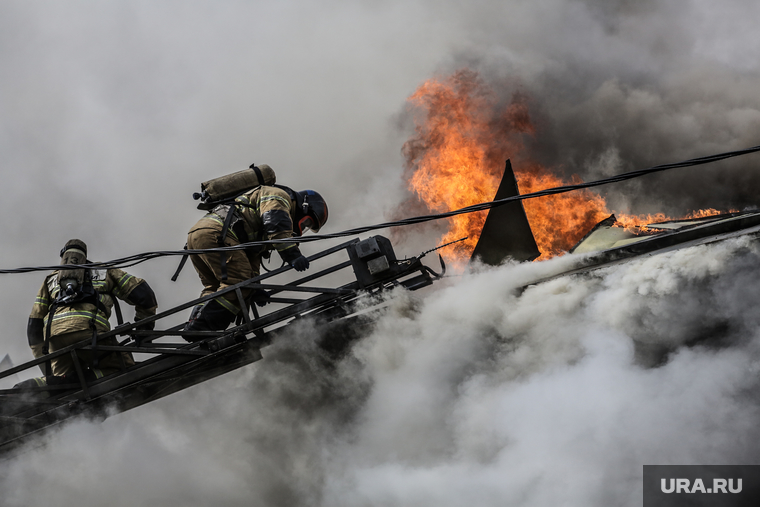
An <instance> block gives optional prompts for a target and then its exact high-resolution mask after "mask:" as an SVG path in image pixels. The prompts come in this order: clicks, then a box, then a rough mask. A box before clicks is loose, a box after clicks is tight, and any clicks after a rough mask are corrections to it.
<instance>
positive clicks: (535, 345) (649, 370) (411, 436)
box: [2, 239, 760, 506]
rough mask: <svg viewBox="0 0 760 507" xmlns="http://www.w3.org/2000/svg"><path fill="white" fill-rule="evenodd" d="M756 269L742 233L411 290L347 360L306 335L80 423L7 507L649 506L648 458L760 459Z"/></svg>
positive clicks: (19, 462)
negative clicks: (624, 260) (577, 265)
mask: <svg viewBox="0 0 760 507" xmlns="http://www.w3.org/2000/svg"><path fill="white" fill-rule="evenodd" d="M759 261H760V249H759V248H758V246H757V244H756V243H753V242H750V241H749V240H746V239H737V240H731V241H727V242H725V243H721V244H716V245H712V246H701V247H694V248H690V249H686V250H681V251H676V252H670V253H665V254H661V255H658V256H654V257H650V258H647V259H637V260H634V261H632V262H630V263H628V264H624V265H620V266H617V267H613V268H607V269H604V270H600V271H596V272H592V273H589V274H586V275H580V276H572V277H564V278H558V279H555V280H553V281H550V282H546V283H542V284H538V285H532V286H529V287H527V288H526V289H525V290H524V291H522V289H521V287H523V286H524V285H525V284H526V283H528V282H529V281H531V280H533V279H536V278H540V277H542V276H548V275H551V274H552V273H553V272H556V271H557V270H560V269H563V268H568V267H570V266H571V265H572V259H571V258H560V259H555V260H552V261H547V262H545V263H542V265H529V264H528V265H516V266H504V267H502V268H499V269H491V268H489V269H487V270H484V271H483V272H479V273H472V274H469V275H466V276H464V277H462V278H459V279H453V280H451V281H450V282H449V284H448V286H447V287H445V288H442V289H441V290H439V291H437V292H435V293H434V294H430V295H429V296H428V297H426V298H424V299H423V300H419V299H418V298H416V297H415V296H413V295H409V294H397V295H396V296H397V297H395V298H394V299H392V300H391V303H390V306H389V307H388V309H387V313H386V315H385V316H384V317H382V318H380V319H379V320H377V321H376V323H375V324H374V328H373V330H372V331H371V333H370V334H369V335H368V336H366V337H365V338H363V339H361V340H359V341H357V342H355V343H354V344H353V345H352V346H351V348H350V350H349V351H348V352H347V353H345V354H344V355H342V356H339V357H335V356H331V355H329V354H327V353H326V352H325V350H324V349H322V348H320V347H317V346H315V345H314V342H313V341H312V340H311V339H310V338H314V335H313V333H311V334H310V333H308V332H307V331H306V330H305V329H298V328H296V329H294V330H293V334H292V335H289V336H286V337H283V339H282V340H280V341H278V342H277V343H276V344H275V345H273V346H271V347H270V348H266V349H264V357H265V359H264V360H263V361H261V362H259V363H256V364H255V366H253V367H251V368H248V369H246V370H244V371H243V372H240V373H238V374H235V375H230V376H228V377H227V378H223V379H220V380H217V381H214V382H211V383H209V384H207V385H203V386H199V387H196V388H193V389H191V390H190V391H188V392H184V393H180V394H177V395H174V396H172V397H170V398H169V399H166V400H163V401H161V402H158V403H155V404H153V405H151V406H147V407H143V408H140V409H137V410H135V411H133V412H131V413H126V414H121V415H118V416H115V417H113V418H112V419H109V420H106V421H105V422H104V423H102V424H94V423H84V422H83V423H77V424H73V425H70V426H68V427H66V428H65V429H63V430H62V431H61V432H59V433H58V434H56V435H54V436H52V437H50V438H49V439H48V441H47V443H46V445H44V446H42V447H39V448H37V449H33V450H29V451H28V452H27V453H25V454H23V455H21V456H19V457H17V458H15V459H14V460H12V461H10V462H6V463H3V465H2V467H3V470H2V472H3V473H2V476H3V479H2V481H3V482H2V489H3V491H4V492H7V496H6V497H5V504H6V505H38V504H46V503H51V502H53V503H55V504H56V505H64V506H66V505H81V504H83V503H86V504H93V503H96V504H97V503H103V502H108V503H110V504H113V505H149V504H151V503H156V502H159V503H161V504H162V505H207V504H208V503H209V502H213V503H214V504H215V505H230V506H232V505H250V503H251V502H254V503H256V504H257V505H272V506H280V505H282V506H284V505H296V506H298V505H346V506H348V505H373V506H374V505H431V504H439V505H443V506H448V505H451V506H457V505H462V504H464V503H471V504H476V505H483V506H488V505H494V506H497V505H505V504H508V505H525V506H544V505H546V506H550V505H557V504H558V503H561V504H563V505H598V506H605V505H635V504H637V503H638V502H639V501H640V498H641V496H640V495H641V471H642V468H641V466H642V464H683V463H710V464H737V463H754V462H755V461H756V458H757V455H758V452H760V448H759V447H758V444H757V442H758V441H759V440H758V437H760V434H758V429H757V425H756V421H757V417H758V416H759V415H760V399H759V398H758V397H757V394H756V393H757V390H758V388H760V385H758V383H759V381H758V376H757V375H758V371H759V370H760V333H758V329H759V327H758V317H757V315H756V312H753V311H752V307H751V303H750V302H751V301H757V298H758V297H760V274H758V272H757V269H756V266H757V263H758V262H759ZM654 345H656V346H657V349H656V355H655V353H654V352H653V350H654V348H653V346H654ZM641 350H644V351H645V352H646V354H641V353H640V351H641ZM96 449H97V451H96Z"/></svg>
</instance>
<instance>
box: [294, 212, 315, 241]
mask: <svg viewBox="0 0 760 507" xmlns="http://www.w3.org/2000/svg"><path fill="white" fill-rule="evenodd" d="M318 230H319V224H317V222H316V220H314V219H313V218H311V217H310V216H308V215H307V216H305V217H303V218H302V219H301V220H299V221H298V232H299V236H303V234H304V233H305V232H306V231H314V232H317V231H318Z"/></svg>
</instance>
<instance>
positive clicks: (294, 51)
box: [0, 0, 760, 505]
mask: <svg viewBox="0 0 760 507" xmlns="http://www.w3.org/2000/svg"><path fill="white" fill-rule="evenodd" d="M758 11H760V6H758V5H757V4H756V3H755V2H750V1H748V0H728V1H725V2H721V3H720V5H717V4H715V3H714V2H708V1H706V0H685V1H667V0H646V1H635V2H634V1H630V0H616V1H602V0H537V1H531V2H524V1H515V0H510V1H501V2H496V1H493V0H480V1H477V0H475V1H471V2H467V4H464V3H462V2H451V1H438V2H432V1H424V0H412V1H404V2H400V1H398V2H397V1H389V2H350V3H349V2H338V1H327V2H319V3H313V2H304V1H297V0H292V1H287V0H286V1H279V2H268V1H260V2H243V1H240V2H237V1H231V0H230V1H227V0H223V1H214V2H211V1H206V2H204V1H194V0H191V1H183V2H180V1H151V2H148V1H117V0H113V1H105V2H95V1H73V0H67V1H66V2H53V1H35V0H32V1H14V0H10V1H9V0H5V1H3V2H0V174H2V177H3V186H2V189H3V198H4V200H5V204H6V218H5V219H4V220H3V221H2V234H3V238H4V241H3V247H2V248H1V249H0V267H2V268H3V269H9V268H17V267H22V266H45V265H51V264H57V263H58V260H59V258H58V251H59V250H60V248H61V247H62V246H63V244H64V243H65V242H66V241H67V240H68V239H70V238H75V237H76V238H80V239H82V240H84V241H85V242H87V244H88V247H89V253H90V258H91V259H93V260H107V259H114V258H118V257H123V256H126V255H132V254H136V253H140V252H146V251H152V250H178V249H181V248H182V246H183V245H184V242H185V238H186V233H187V230H188V229H189V228H190V227H191V226H192V225H193V224H194V223H195V221H196V220H197V219H198V218H199V213H200V212H199V211H197V210H196V209H195V204H196V203H195V202H194V201H193V200H192V197H191V195H192V193H193V192H195V191H197V190H198V189H199V184H200V182H202V181H205V180H208V179H210V178H213V177H216V176H221V175H223V174H227V173H229V172H233V171H237V170H241V169H244V168H246V167H248V166H249V165H250V164H251V163H252V162H256V163H267V164H269V165H271V166H272V167H273V168H274V170H275V171H276V173H277V176H278V182H280V183H282V184H285V185H288V186H292V187H294V188H296V189H299V190H300V189H306V188H312V189H315V190H317V191H319V192H320V193H321V194H322V195H323V196H324V197H325V198H326V199H327V201H328V203H329V206H330V222H329V224H328V227H327V229H325V232H336V231H340V230H343V229H346V228H349V227H356V226H360V225H366V224H371V223H378V222H382V221H385V219H387V217H389V216H398V214H399V210H398V206H399V204H400V203H402V202H405V200H406V199H407V197H408V191H407V190H406V188H405V186H404V181H403V179H402V175H403V173H404V159H403V156H402V153H401V147H402V145H403V143H404V141H405V140H406V139H408V138H409V136H410V135H411V134H412V131H413V127H414V126H413V123H412V122H411V119H410V115H409V112H408V110H407V103H406V99H407V97H409V96H410V95H411V94H412V93H413V92H414V91H415V89H416V88H417V87H418V86H419V85H420V84H422V83H423V82H425V81H426V80H428V79H431V78H434V77H436V76H447V75H450V74H451V73H452V72H454V71H456V70H458V69H462V68H468V69H471V70H474V71H476V72H478V73H479V74H480V75H481V76H482V77H483V79H484V80H486V81H487V83H488V84H489V85H490V86H491V87H492V88H493V89H494V90H495V91H496V93H498V94H499V95H500V96H502V97H503V98H504V100H505V101H506V100H508V99H509V98H510V97H512V96H513V95H514V94H515V93H521V94H524V95H525V96H527V97H528V104H529V109H530V114H531V119H532V120H533V122H534V124H535V125H536V133H535V134H534V135H533V137H531V138H530V139H528V142H527V144H526V149H527V150H529V153H530V155H531V156H532V157H534V158H535V159H536V160H538V161H540V162H541V163H542V164H544V165H545V166H547V167H550V168H552V170H555V171H556V172H557V173H559V174H564V175H566V176H570V175H573V174H577V175H579V176H580V177H581V178H584V179H592V178H598V177H602V176H607V175H611V174H617V173H620V172H624V171H628V170H635V169H643V168H646V167H649V166H652V165H656V164H661V163H667V162H676V161H680V160H684V159H688V158H693V157H698V156H704V155H710V154H713V153H719V152H724V151H729V150H733V149H740V148H747V147H751V146H756V145H758V144H760V143H759V142H758V133H759V132H760V128H759V127H760V106H758V104H757V90H758V89H760V73H759V71H758V70H757V67H756V65H755V63H754V62H757V61H758V59H760V38H758V37H757V35H756V27H755V24H754V20H756V19H758V15H760V12H758ZM757 165H758V163H757V155H749V156H746V157H743V158H741V159H736V160H733V161H728V162H722V163H720V164H714V165H711V166H709V167H701V168H698V169H686V170H682V171H679V172H672V173H669V174H664V175H658V176H654V177H650V178H649V179H647V180H637V181H635V182H631V183H626V184H624V185H620V186H618V187H615V188H605V189H604V190H600V191H601V192H602V193H603V194H604V195H605V196H606V197H607V198H608V202H609V203H610V206H611V208H613V209H616V210H620V211H625V212H633V213H653V212H657V211H663V212H665V213H668V214H679V213H680V214H682V213H686V212H688V211H691V210H693V209H699V208H706V207H712V208H719V209H729V208H734V209H745V208H749V207H754V206H756V204H757V199H756V192H757V189H758V188H760V171H759V170H758V169H757ZM401 214H402V215H403V210H402V212H401ZM432 241H434V239H433V240H432ZM432 246H434V245H433V244H431V243H430V238H428V237H414V236H407V237H405V239H404V242H403V243H401V244H398V245H396V250H397V252H398V253H400V254H401V255H415V254H418V253H419V252H420V251H422V250H425V249H428V248H431V247H432ZM302 249H303V250H304V251H305V252H306V253H314V252H316V251H318V247H316V246H314V244H309V245H304V246H303V247H302ZM756 259H757V251H756V247H754V246H753V245H747V244H741V243H740V242H735V243H732V244H730V245H724V246H720V247H714V248H705V249H702V250H699V251H696V252H691V251H690V253H689V252H685V253H682V254H681V253H676V254H669V255H668V256H665V257H663V259H662V260H656V259H650V260H644V261H640V262H637V263H633V265H631V266H629V267H621V268H619V269H618V270H612V271H610V272H604V273H603V275H599V276H594V277H591V278H589V279H586V280H583V281H580V282H578V283H570V282H556V283H553V284H551V285H547V286H545V287H538V288H536V289H535V290H534V291H532V292H526V293H525V294H524V295H523V297H521V298H514V297H513V296H512V295H510V294H511V292H509V290H507V289H509V288H513V287H516V286H519V284H521V283H526V282H527V281H528V280H530V279H531V277H534V276H538V275H540V274H541V273H543V272H546V271H552V270H556V269H558V268H559V267H561V266H562V265H563V264H562V263H564V262H568V261H567V260H564V259H562V258H560V259H555V260H553V261H551V262H550V263H548V264H545V265H530V266H506V267H503V268H500V269H494V270H491V271H486V272H485V273H478V272H473V273H472V274H471V275H466V276H464V277H462V278H461V279H452V280H449V281H447V282H446V283H445V284H443V286H442V288H441V289H440V291H434V292H433V293H431V294H428V295H425V297H424V298H422V297H421V299H419V300H417V299H415V298H416V297H417V296H411V295H400V296H399V297H398V298H397V299H396V300H395V301H396V303H394V304H395V305H396V306H394V307H393V310H392V312H391V315H390V317H388V318H386V319H383V320H381V321H380V322H379V323H378V325H377V328H376V330H375V331H374V332H373V333H372V334H371V336H369V337H367V338H366V339H364V340H362V341H361V342H360V343H359V344H357V345H356V347H355V349H354V350H353V352H352V354H351V355H350V357H348V358H346V359H345V360H344V361H341V362H340V363H339V364H337V365H336V364H331V363H330V362H329V361H327V359H325V358H323V357H321V356H320V352H319V351H318V350H314V348H313V345H311V340H309V339H308V338H309V337H308V333H307V332H305V331H303V330H298V329H296V330H294V332H293V335H292V336H291V337H289V338H288V339H284V340H283V343H282V344H280V345H277V346H273V348H272V350H271V351H270V352H268V354H269V355H268V356H267V354H265V357H267V360H265V361H261V362H259V363H257V364H256V365H253V366H251V367H249V368H246V369H245V371H241V372H237V373H234V374H230V375H227V376H225V377H224V378H222V379H218V380H217V381H214V382H211V383H209V385H206V386H199V387H197V388H194V389H192V390H190V391H188V392H187V393H180V394H177V395H174V396H172V397H171V398H170V399H167V400H162V401H161V402H158V403H155V404H152V405H151V406H146V407H142V408H140V409H137V410H134V411H132V412H130V413H126V414H122V415H119V416H115V417H113V418H111V419H109V420H107V421H106V422H104V423H103V424H91V423H85V422H82V423H77V424H74V425H72V426H70V427H68V428H66V429H65V430H64V431H63V432H61V434H59V436H57V437H53V438H52V440H51V441H50V442H48V445H47V446H45V447H43V448H42V449H40V450H37V451H32V452H30V453H28V454H26V455H24V456H23V457H20V458H19V459H18V460H17V461H14V462H12V463H10V464H7V465H0V467H3V466H4V467H6V468H5V470H2V469H1V468H0V472H2V473H0V476H4V477H5V479H0V484H2V488H0V490H2V491H3V492H7V493H6V494H7V497H6V499H5V501H6V503H7V504H8V505H32V504H44V503H56V504H61V505H81V504H83V503H84V504H98V503H105V501H106V499H107V500H108V501H109V503H111V504H115V505H122V504H123V505H148V504H151V505H154V504H155V503H156V502H158V503H160V504H162V505H175V504H176V505H207V504H208V503H210V502H211V501H214V502H215V503H216V504H218V505H249V504H250V502H251V497H252V496H256V497H257V498H258V499H259V500H257V501H258V502H259V503H260V504H261V505H402V504H403V505H430V504H432V503H433V502H435V503H438V504H441V505H462V503H464V502H465V501H467V502H469V503H474V504H478V505H503V504H504V500H505V499H507V500H509V502H508V503H509V504H514V505H521V504H522V505H556V503H557V500H558V499H559V498H562V499H566V502H567V504H568V505H611V504H620V505H629V504H633V503H635V502H638V500H639V498H640V496H637V495H638V493H637V489H636V488H637V487H638V486H637V484H638V483H637V480H638V479H637V477H639V475H638V474H640V465H641V464H642V463H644V462H647V461H649V462H659V463H664V464H665V463H677V462H679V463H686V464H689V463H697V462H707V461H710V462H712V463H717V462H725V463H739V462H743V463H749V462H754V460H755V459H756V456H757V449H756V447H755V446H754V444H747V442H750V441H754V440H757V439H756V436H757V435H756V434H755V433H756V431H755V430H754V429H753V428H752V426H753V425H754V424H753V423H752V421H754V420H756V419H753V417H755V416H756V415H757V408H758V404H757V400H755V399H754V398H753V397H752V396H751V395H749V394H747V393H748V392H749V391H751V390H752V389H753V388H755V387H756V386H755V384H754V377H753V376H752V375H747V374H746V372H752V373H756V372H757V369H758V364H760V363H758V362H757V358H758V353H757V350H758V348H757V347H758V343H757V338H758V336H757V334H758V333H757V323H756V322H755V320H754V317H752V316H751V315H749V314H750V313H751V312H752V309H751V307H749V306H748V301H752V300H757V299H756V295H757V294H756V293H755V292H756V289H755V288H754V286H756V285H757V284H754V283H753V282H754V281H755V278H754V277H755V276H756V275H755V274H754V271H753V270H752V265H753V262H755V261H756ZM176 264H177V259H176V258H169V259H160V260H154V261H150V262H148V263H145V264H141V265H139V266H136V267H134V268H130V269H129V271H130V272H131V273H133V274H135V275H137V276H140V277H143V278H145V279H146V280H148V282H149V283H150V284H151V286H152V287H153V288H154V290H155V291H156V294H157V297H158V300H159V305H160V308H161V309H166V308H169V307H171V306H174V305H176V304H179V303H182V302H185V301H187V300H189V299H192V298H194V297H196V296H197V294H198V293H199V291H200V288H201V287H200V284H199V282H198V280H197V278H196V277H195V274H194V273H193V272H192V270H191V269H190V268H189V266H188V267H187V268H186V270H185V271H184V272H183V273H182V275H181V277H180V279H179V281H178V282H177V283H172V282H171V281H170V280H169V278H170V277H171V275H172V274H173V272H174V269H175V268H176ZM755 264H756V263H755ZM43 278H44V275H43V273H39V272H37V273H25V274H3V275H0V284H2V288H3V291H2V293H3V294H4V300H3V301H4V305H3V309H2V310H0V315H1V316H2V319H3V323H4V328H5V331H4V333H3V335H2V336H1V337H0V356H3V355H4V354H6V353H7V354H10V356H11V359H12V360H13V361H14V363H16V364H19V363H20V362H23V361H25V360H28V359H31V353H30V351H29V349H28V347H27V345H26V339H25V337H24V336H25V330H26V320H27V316H28V314H29V311H30V310H31V305H32V302H33V299H34V295H35V294H36V291H37V289H38V288H39V285H40V284H41V283H42V279H43ZM497 282H499V283H501V285H499V284H498V283H497ZM505 288H506V289H505ZM489 295H490V296H489ZM465 296H467V297H466V298H465ZM753 298H754V299H753ZM463 301H466V303H464V302H463ZM410 308H412V309H413V311H412V310H410ZM702 308H711V309H712V310H711V312H707V315H704V313H705V312H701V311H700V309H702ZM393 312H396V313H393ZM127 313H128V318H131V315H129V312H127ZM547 314H548V315H549V318H547V317H546V315H547ZM695 316H698V317H699V318H697V319H695ZM700 319H701V320H700ZM726 321H730V322H733V323H735V325H733V326H730V329H729V331H728V333H729V336H728V338H726V339H727V340H728V342H729V343H730V344H731V345H730V346H727V347H724V348H718V349H715V348H704V349H703V348H699V347H697V348H694V347H686V346H684V344H686V343H691V342H692V338H694V336H695V335H699V334H700V330H701V329H708V330H710V329H719V328H720V329H725V326H723V327H721V323H724V322H726ZM695 322H698V323H699V324H698V325H697V324H695ZM707 333H708V334H710V332H709V331H708V332H707ZM652 342H653V343H654V346H660V345H663V346H667V347H668V349H669V350H672V357H671V359H670V360H669V362H668V363H667V364H666V365H664V366H660V367H658V368H652V367H650V366H647V365H646V361H644V362H643V363H642V358H641V357H640V352H641V350H642V347H643V348H644V349H646V348H647V344H648V345H652ZM642 344H644V345H642ZM704 371H709V372H710V374H709V375H701V374H700V373H701V372H704ZM304 386H309V388H308V389H304ZM662 386H666V387H665V388H663V387H662ZM293 393H296V394H297V396H296V395H294V394H293ZM716 406H718V407H720V408H721V409H723V410H722V411H717V410H713V409H711V407H713V408H714V407H716ZM655 423H656V424H655ZM716 428H717V429H716ZM753 438H754V440H752V439H753ZM74 464H76V465H74ZM45 467H51V468H52V469H53V470H56V472H55V473H53V474H44V472H42V471H43V470H45ZM571 472H572V473H571ZM568 474H569V475H568ZM43 475H44V481H43ZM568 477H571V478H572V480H569V479H568ZM561 478H562V479H561ZM41 481H42V482H41ZM561 481H565V482H561ZM40 484H43V485H42V486H40ZM54 499H55V500H54Z"/></svg>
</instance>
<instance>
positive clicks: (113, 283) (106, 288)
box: [27, 239, 158, 384]
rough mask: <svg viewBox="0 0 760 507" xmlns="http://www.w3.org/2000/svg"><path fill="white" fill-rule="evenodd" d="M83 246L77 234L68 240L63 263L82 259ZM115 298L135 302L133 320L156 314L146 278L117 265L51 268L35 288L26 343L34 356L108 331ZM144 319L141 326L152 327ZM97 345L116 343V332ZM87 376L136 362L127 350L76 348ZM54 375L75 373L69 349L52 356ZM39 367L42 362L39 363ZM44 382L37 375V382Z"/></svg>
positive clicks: (71, 262) (112, 370)
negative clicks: (144, 322) (115, 266)
mask: <svg viewBox="0 0 760 507" xmlns="http://www.w3.org/2000/svg"><path fill="white" fill-rule="evenodd" d="M89 262H90V261H88V260H87V245H86V244H85V243H84V242H83V241H81V240H78V239H72V240H69V241H68V242H67V243H66V245H65V246H64V247H63V249H62V250H61V264H86V263H89ZM114 297H117V298H119V299H122V300H124V301H126V302H127V303H129V304H130V305H133V306H134V307H135V322H137V321H139V320H141V319H144V318H147V317H150V316H152V315H155V314H156V308H157V306H158V304H157V303H156V296H155V294H154V293H153V289H151V288H150V286H149V285H148V283H147V282H146V281H145V280H142V279H140V278H137V277H135V276H132V275H130V274H128V273H126V272H124V271H122V270H121V269H115V268H112V269H85V268H77V269H59V270H56V271H53V272H52V273H51V274H50V275H48V276H47V277H46V278H45V281H44V282H43V284H42V287H40V290H39V292H38V293H37V299H36V300H35V302H34V306H33V307H32V313H31V315H30V316H29V324H28V326H27V337H28V339H29V346H30V347H31V348H32V353H33V354H34V357H35V358H38V357H42V356H43V355H45V354H47V353H48V352H55V351H56V350H58V349H61V348H63V347H66V346H68V345H71V344H74V343H77V342H81V341H82V340H86V339H91V338H92V337H93V334H94V333H96V332H97V333H104V332H106V331H108V330H110V327H111V326H110V323H109V321H108V319H109V317H110V316H111V309H112V308H113V305H114V302H113V298H114ZM153 325H154V324H153V323H152V322H151V323H148V324H145V325H144V326H143V328H142V329H153ZM98 343H99V344H101V345H118V341H117V340H116V337H110V338H107V339H105V340H100V341H98ZM77 354H78V357H79V360H80V362H83V363H84V364H83V367H85V368H87V367H89V369H86V370H85V375H86V376H87V377H88V378H89V379H94V378H100V377H102V376H105V375H110V374H111V373H115V372H117V371H119V370H120V369H122V368H123V367H129V366H132V365H133V364H135V362H134V359H133V358H132V354H130V353H128V352H100V353H98V352H97V351H95V352H93V351H87V350H80V351H78V352H77ZM51 362H52V374H53V375H54V376H55V377H54V378H53V379H50V378H48V379H47V382H48V383H51V382H54V381H55V379H58V380H59V381H60V379H61V378H64V377H66V376H68V375H72V374H73V375H76V369H75V368H76V366H75V365H74V362H73V358H72V357H71V354H64V355H62V356H59V357H57V358H55V359H53V360H52V361H51ZM41 367H42V368H43V371H45V367H44V366H43V365H41ZM39 383H43V380H42V379H38V384H39Z"/></svg>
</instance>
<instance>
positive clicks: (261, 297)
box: [248, 289, 269, 306]
mask: <svg viewBox="0 0 760 507" xmlns="http://www.w3.org/2000/svg"><path fill="white" fill-rule="evenodd" d="M248 299H249V301H251V302H253V303H256V306H265V305H266V304H267V303H268V302H269V293H268V292H267V291H265V290H263V289H256V290H254V291H253V292H252V293H251V295H250V296H248Z"/></svg>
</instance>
